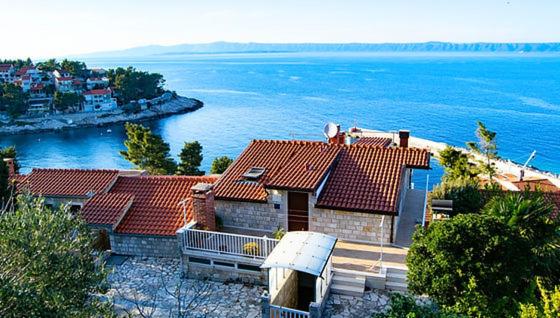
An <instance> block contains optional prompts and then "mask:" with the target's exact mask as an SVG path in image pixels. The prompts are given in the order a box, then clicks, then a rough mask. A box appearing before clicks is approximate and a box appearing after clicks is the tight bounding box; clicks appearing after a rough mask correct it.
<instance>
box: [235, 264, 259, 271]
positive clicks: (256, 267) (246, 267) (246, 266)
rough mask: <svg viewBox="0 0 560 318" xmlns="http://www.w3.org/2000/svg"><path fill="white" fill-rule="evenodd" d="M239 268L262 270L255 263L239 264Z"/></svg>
mask: <svg viewBox="0 0 560 318" xmlns="http://www.w3.org/2000/svg"><path fill="white" fill-rule="evenodd" d="M237 269H241V270H245V271H253V272H260V271H261V268H260V267H258V266H255V265H247V264H237Z"/></svg>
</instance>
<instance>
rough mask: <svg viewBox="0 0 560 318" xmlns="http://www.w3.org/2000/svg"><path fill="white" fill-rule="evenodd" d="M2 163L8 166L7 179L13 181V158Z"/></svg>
mask: <svg viewBox="0 0 560 318" xmlns="http://www.w3.org/2000/svg"><path fill="white" fill-rule="evenodd" d="M4 163H5V164H6V166H8V177H9V178H10V179H13V178H15V177H16V167H15V164H14V159H13V158H4Z"/></svg>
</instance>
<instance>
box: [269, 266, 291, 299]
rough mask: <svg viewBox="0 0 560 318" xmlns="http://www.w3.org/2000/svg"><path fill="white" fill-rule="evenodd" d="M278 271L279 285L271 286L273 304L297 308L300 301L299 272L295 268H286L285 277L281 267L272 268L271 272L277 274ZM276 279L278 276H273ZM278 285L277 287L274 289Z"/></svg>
mask: <svg viewBox="0 0 560 318" xmlns="http://www.w3.org/2000/svg"><path fill="white" fill-rule="evenodd" d="M276 271H278V276H279V277H277V279H278V283H277V284H278V286H269V288H270V296H271V302H270V303H271V304H273V305H278V306H282V307H288V308H296V306H297V302H298V272H297V271H295V270H289V269H287V270H285V277H283V274H282V269H281V268H272V269H270V274H271V275H275V274H276ZM272 279H276V278H272ZM274 287H277V289H274V290H273V288H274Z"/></svg>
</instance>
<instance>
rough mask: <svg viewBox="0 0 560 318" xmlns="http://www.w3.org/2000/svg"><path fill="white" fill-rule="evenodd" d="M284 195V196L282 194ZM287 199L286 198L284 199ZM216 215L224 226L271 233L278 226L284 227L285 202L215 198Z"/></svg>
mask: <svg viewBox="0 0 560 318" xmlns="http://www.w3.org/2000/svg"><path fill="white" fill-rule="evenodd" d="M283 197H285V196H283ZM284 200H287V199H284ZM214 203H215V207H216V215H217V216H219V217H220V218H221V219H222V222H223V225H224V227H232V228H244V229H250V230H257V231H264V232H268V233H272V232H274V231H275V230H277V229H278V228H284V229H286V228H287V227H288V224H287V220H288V218H287V214H286V204H284V203H280V204H276V207H278V209H277V208H275V204H274V203H272V202H270V203H254V202H236V201H222V200H215V201H214Z"/></svg>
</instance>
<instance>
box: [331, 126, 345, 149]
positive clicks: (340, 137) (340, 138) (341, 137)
mask: <svg viewBox="0 0 560 318" xmlns="http://www.w3.org/2000/svg"><path fill="white" fill-rule="evenodd" d="M336 128H337V131H336V136H334V137H332V138H329V144H335V145H344V143H345V141H346V133H345V132H341V131H340V125H336Z"/></svg>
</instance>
